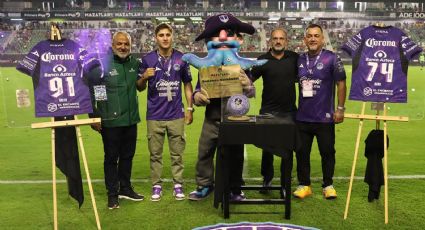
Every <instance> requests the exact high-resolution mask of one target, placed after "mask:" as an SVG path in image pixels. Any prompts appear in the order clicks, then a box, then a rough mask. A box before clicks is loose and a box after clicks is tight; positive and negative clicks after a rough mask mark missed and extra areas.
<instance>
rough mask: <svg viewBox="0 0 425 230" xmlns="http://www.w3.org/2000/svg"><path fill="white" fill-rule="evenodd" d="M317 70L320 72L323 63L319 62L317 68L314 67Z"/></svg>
mask: <svg viewBox="0 0 425 230" xmlns="http://www.w3.org/2000/svg"><path fill="white" fill-rule="evenodd" d="M316 68H317V69H318V70H321V69H323V63H321V62H319V63H317V67H316Z"/></svg>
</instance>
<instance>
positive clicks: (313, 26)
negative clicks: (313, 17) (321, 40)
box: [305, 23, 323, 33]
mask: <svg viewBox="0 0 425 230" xmlns="http://www.w3.org/2000/svg"><path fill="white" fill-rule="evenodd" d="M311 28H319V29H320V32H322V33H323V29H322V27H321V26H319V25H318V24H314V23H312V24H310V25H308V26H307V28H305V32H307V30H308V29H311Z"/></svg>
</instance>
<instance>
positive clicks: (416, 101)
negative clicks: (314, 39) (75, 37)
mask: <svg viewBox="0 0 425 230" xmlns="http://www.w3.org/2000/svg"><path fill="white" fill-rule="evenodd" d="M350 69H351V67H347V73H348V75H351V70H350ZM424 73H425V70H420V68H419V67H410V69H409V77H408V82H409V85H408V89H409V99H408V100H409V102H408V103H407V104H389V105H388V106H389V107H390V108H389V111H388V115H405V116H409V118H410V121H409V122H388V133H389V138H390V148H389V160H388V169H389V170H388V172H389V175H390V176H393V177H391V179H390V180H389V223H388V224H387V225H385V224H384V194H383V189H382V192H381V198H380V199H379V200H378V201H376V202H373V203H368V202H367V191H368V187H367V185H366V184H365V183H364V182H363V181H362V180H361V179H357V180H355V181H354V185H353V192H352V196H351V205H350V211H349V215H348V219H347V220H343V213H344V207H345V202H346V196H347V190H348V179H347V177H349V176H350V173H351V165H352V162H353V155H354V145H355V139H356V135H357V130H358V126H359V121H358V120H349V119H346V120H345V121H344V123H343V124H340V125H337V127H336V150H337V154H336V157H337V158H336V161H337V163H336V169H335V177H336V179H335V187H336V189H337V191H338V199H336V200H332V201H328V200H325V199H323V197H322V195H321V190H320V184H321V183H320V180H319V179H316V180H314V181H313V184H312V186H313V192H314V194H313V196H312V197H309V198H307V199H304V200H296V199H293V202H292V217H291V219H290V220H285V219H283V207H282V206H278V205H266V206H231V212H232V211H233V212H235V211H250V212H255V211H258V212H263V213H264V212H281V213H279V214H275V213H265V214H231V218H230V219H226V220H225V219H223V216H222V214H221V212H220V209H214V208H213V206H212V200H213V199H212V197H210V198H208V199H206V200H204V201H201V202H190V201H188V200H185V201H175V200H174V199H173V197H172V184H171V183H170V182H166V183H165V184H164V197H163V199H162V200H161V201H160V202H151V201H149V197H150V193H151V184H150V182H149V181H150V180H149V178H150V170H149V153H148V150H147V142H146V126H145V124H146V122H145V121H144V119H145V113H146V92H142V93H139V101H140V114H141V117H142V122H141V123H140V124H139V126H138V128H139V135H138V140H137V150H136V151H137V152H136V156H135V159H134V166H133V179H134V180H135V182H134V183H133V184H134V186H135V190H136V191H138V192H141V193H142V194H144V195H145V196H146V198H147V199H146V200H145V201H142V202H140V203H134V202H129V201H122V202H121V208H120V209H119V210H113V211H110V210H108V209H107V208H106V191H105V187H104V184H103V146H102V141H101V138H100V135H99V134H98V133H96V132H94V131H92V130H91V129H90V128H89V127H82V134H83V139H84V146H85V151H86V154H87V158H88V163H89V168H90V175H91V178H92V179H96V180H95V183H93V186H94V193H95V196H96V202H97V207H98V211H99V215H100V220H101V224H102V227H103V229H191V228H194V227H199V226H205V225H213V224H216V223H235V222H240V221H251V222H267V221H271V222H283V223H290V224H296V225H304V226H312V227H317V228H321V229H423V226H422V225H423V224H424V223H425V220H424V219H425V212H424V211H423V206H424V204H425V201H424V200H423V194H424V192H423V189H424V187H425V179H424V177H425V167H424V162H425V155H424V149H425V148H424V146H423V145H422V144H423V142H424V140H425V139H424V134H423V133H424V130H425V121H424V111H425V77H424ZM193 76H197V75H196V71H194V72H193ZM195 82H196V79H195V80H194V82H193V83H194V84H195ZM347 83H349V80H348V81H347ZM255 85H256V88H257V98H256V99H255V100H254V101H253V103H252V107H253V109H254V110H256V111H258V110H259V106H260V100H261V90H262V82H261V80H259V81H258V82H256V84H255ZM25 88H26V89H30V94H32V84H31V80H30V78H29V77H27V76H24V75H23V74H21V73H19V72H17V71H16V70H15V69H14V68H0V155H1V160H0V207H1V211H0V220H1V223H2V224H1V226H2V227H1V228H2V229H52V228H53V211H52V210H53V209H52V185H51V184H50V183H39V182H40V181H42V180H51V178H52V176H51V174H52V172H51V154H50V130H48V129H44V130H32V129H31V128H29V125H30V124H31V123H34V122H41V121H44V120H46V119H38V118H34V110H33V108H27V109H18V108H16V98H15V91H16V89H25ZM367 106H368V107H369V104H367ZM346 107H347V111H346V112H347V113H360V107H361V103H360V102H355V101H347V104H346ZM256 111H255V112H256ZM367 113H369V114H373V111H371V110H369V109H367ZM203 114H204V108H199V107H198V108H196V112H195V115H194V123H193V124H192V125H190V126H187V127H186V135H187V146H186V151H185V155H184V162H185V172H184V176H185V178H186V179H187V182H186V183H185V192H186V194H188V193H189V192H190V191H192V190H193V189H194V188H195V184H194V176H195V163H196V159H197V145H198V138H199V135H200V130H201V126H202V121H203ZM82 117H84V116H82ZM374 127H375V122H374V121H365V122H364V125H363V132H362V141H361V144H360V151H359V157H358V161H357V167H356V176H357V177H363V176H364V172H365V166H366V160H365V157H364V156H363V154H364V144H363V141H364V139H365V138H366V135H367V133H368V132H369V131H370V130H371V129H373V128H374ZM381 127H383V126H382V124H381ZM260 153H261V150H260V149H257V148H255V147H253V146H247V160H246V164H247V167H246V170H245V172H244V175H245V178H247V179H246V180H247V181H248V182H249V183H257V184H259V183H261V182H260V181H259V180H255V178H260V177H261V176H260V162H261V154H260ZM311 161H312V162H311V164H312V172H311V174H312V175H311V176H312V177H314V178H321V167H320V156H319V153H318V151H317V148H316V146H315V145H314V149H313V151H312V160H311ZM275 162H278V161H277V160H276V161H275ZM275 166H277V163H275ZM294 167H295V161H294ZM275 168H276V169H277V168H278V167H275ZM82 174H83V178H85V174H84V169H83V167H82ZM57 175H58V179H61V180H63V179H64V177H63V175H62V174H61V173H59V171H58V174H57ZM275 175H278V171H277V170H276V173H275ZM394 176H398V177H397V178H394ZM402 176H406V177H407V178H401V179H400V177H402ZM163 177H164V178H168V179H169V178H171V172H170V159H169V153H168V149H167V147H165V149H164V172H163ZM295 178H296V172H295V170H294V171H293V187H295V186H296V184H297V182H296V179H295ZM25 181H26V182H25ZM277 181H278V180H277V178H275V182H274V183H278V182H277ZM15 182H16V183H15ZM33 182H37V183H33ZM84 189H85V203H84V204H83V206H82V208H81V209H78V205H77V203H76V202H75V201H74V200H72V199H71V198H69V197H68V195H67V186H66V184H64V183H59V184H58V217H59V228H61V229H94V228H96V223H95V219H94V215H93V210H92V208H91V202H90V196H89V192H88V186H87V184H84ZM247 196H248V197H251V198H252V197H258V198H261V197H262V196H263V195H260V194H258V193H257V192H249V193H247ZM269 197H278V194H277V193H273V194H272V195H269Z"/></svg>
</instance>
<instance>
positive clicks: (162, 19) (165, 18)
mask: <svg viewBox="0 0 425 230" xmlns="http://www.w3.org/2000/svg"><path fill="white" fill-rule="evenodd" d="M156 20H158V21H160V22H168V21H170V20H168V18H167V17H156Z"/></svg>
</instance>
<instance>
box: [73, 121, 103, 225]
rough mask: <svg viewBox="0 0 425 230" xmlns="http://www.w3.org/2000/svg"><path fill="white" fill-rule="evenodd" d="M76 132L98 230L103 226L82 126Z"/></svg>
mask: <svg viewBox="0 0 425 230" xmlns="http://www.w3.org/2000/svg"><path fill="white" fill-rule="evenodd" d="M75 119H77V117H75ZM76 130H77V136H78V142H79V143H80V149H81V156H82V158H83V164H84V170H85V171H86V176H87V184H88V186H89V191H90V197H91V202H92V205H93V211H94V216H95V218H96V225H97V229H102V228H101V226H100V220H99V215H98V213H97V207H96V200H95V199H94V193H93V188H92V184H91V179H90V173H89V167H88V165H87V159H86V152H85V150H84V145H83V138H82V137H81V130H80V126H77V127H76Z"/></svg>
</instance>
